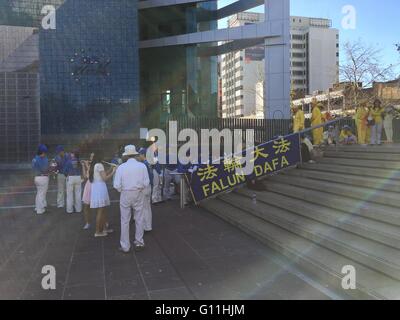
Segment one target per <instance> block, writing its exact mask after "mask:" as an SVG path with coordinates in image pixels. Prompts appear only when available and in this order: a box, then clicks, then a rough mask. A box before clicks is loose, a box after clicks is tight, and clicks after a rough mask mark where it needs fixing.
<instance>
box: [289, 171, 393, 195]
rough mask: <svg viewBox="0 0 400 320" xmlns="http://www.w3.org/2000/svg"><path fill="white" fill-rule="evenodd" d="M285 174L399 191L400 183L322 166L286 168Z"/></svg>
mask: <svg viewBox="0 0 400 320" xmlns="http://www.w3.org/2000/svg"><path fill="white" fill-rule="evenodd" d="M285 175H288V176H296V177H304V178H311V179H316V180H322V181H329V182H338V183H343V184H347V185H353V186H360V187H367V188H372V189H375V190H387V191H391V192H400V183H399V182H395V181H393V180H388V179H381V178H374V177H364V176H359V175H352V174H349V172H347V174H340V173H332V172H325V170H324V168H322V169H321V170H305V169H296V170H288V171H286V172H285Z"/></svg>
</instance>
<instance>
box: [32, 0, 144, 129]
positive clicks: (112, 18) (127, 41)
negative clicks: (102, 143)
mask: <svg viewBox="0 0 400 320" xmlns="http://www.w3.org/2000/svg"><path fill="white" fill-rule="evenodd" d="M39 48H40V84H41V90H40V93H41V114H42V133H43V134H45V135H57V134H61V135H63V134H66V133H68V134H70V135H73V134H85V133H100V132H101V133H110V134H116V133H131V134H132V133H133V131H134V130H135V129H137V127H138V123H139V108H138V103H139V61H138V33H137V6H136V1H134V0H85V1H81V0H67V1H65V2H64V3H63V4H62V5H61V6H60V7H59V8H58V9H57V23H56V29H55V30H51V29H50V30H43V29H42V30H41V32H40V36H39Z"/></svg>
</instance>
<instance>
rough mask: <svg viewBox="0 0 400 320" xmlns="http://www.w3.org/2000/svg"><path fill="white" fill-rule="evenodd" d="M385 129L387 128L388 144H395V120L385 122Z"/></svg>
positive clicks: (390, 119)
mask: <svg viewBox="0 0 400 320" xmlns="http://www.w3.org/2000/svg"><path fill="white" fill-rule="evenodd" d="M383 127H384V128H385V133H386V139H387V141H388V142H393V118H391V117H390V118H389V119H386V118H385V120H384V122H383Z"/></svg>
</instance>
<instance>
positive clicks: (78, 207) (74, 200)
mask: <svg viewBox="0 0 400 320" xmlns="http://www.w3.org/2000/svg"><path fill="white" fill-rule="evenodd" d="M65 174H66V175H67V213H70V214H71V213H73V212H74V208H75V212H76V213H81V212H82V165H81V161H80V159H79V152H78V151H74V152H72V153H71V154H70V157H69V159H68V160H67V163H66V166H65Z"/></svg>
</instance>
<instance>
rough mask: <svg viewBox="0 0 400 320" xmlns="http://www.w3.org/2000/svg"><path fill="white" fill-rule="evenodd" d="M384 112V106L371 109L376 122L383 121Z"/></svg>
mask: <svg viewBox="0 0 400 320" xmlns="http://www.w3.org/2000/svg"><path fill="white" fill-rule="evenodd" d="M383 112H384V109H383V108H379V109H371V116H372V118H374V120H375V123H382V121H383V118H382V113H383Z"/></svg>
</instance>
